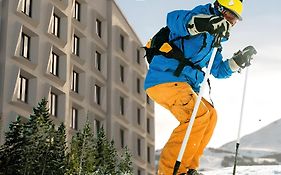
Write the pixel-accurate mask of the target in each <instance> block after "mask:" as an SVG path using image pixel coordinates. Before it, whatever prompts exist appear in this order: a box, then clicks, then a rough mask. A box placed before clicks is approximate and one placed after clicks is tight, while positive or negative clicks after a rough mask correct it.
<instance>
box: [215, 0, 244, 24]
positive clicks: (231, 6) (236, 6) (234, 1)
mask: <svg viewBox="0 0 281 175" xmlns="http://www.w3.org/2000/svg"><path fill="white" fill-rule="evenodd" d="M217 2H218V3H219V4H220V5H221V6H223V7H224V8H226V9H228V10H230V11H231V12H232V13H234V14H235V15H236V16H237V17H238V19H239V20H240V21H241V20H242V17H241V14H242V10H243V4H242V1H241V0H217Z"/></svg>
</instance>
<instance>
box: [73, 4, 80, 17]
mask: <svg viewBox="0 0 281 175" xmlns="http://www.w3.org/2000/svg"><path fill="white" fill-rule="evenodd" d="M80 8H81V5H80V3H79V2H77V1H75V4H74V12H73V18H74V19H76V20H77V21H80V13H81V12H80V11H81V9H80Z"/></svg>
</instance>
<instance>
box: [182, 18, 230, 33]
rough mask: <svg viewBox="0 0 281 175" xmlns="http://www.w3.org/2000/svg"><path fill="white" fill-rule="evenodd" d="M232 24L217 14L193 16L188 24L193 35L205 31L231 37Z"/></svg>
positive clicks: (188, 28)
mask: <svg viewBox="0 0 281 175" xmlns="http://www.w3.org/2000/svg"><path fill="white" fill-rule="evenodd" d="M230 27H231V24H230V23H229V22H228V21H227V20H226V19H225V18H223V17H221V16H216V15H203V14H200V15H197V16H193V17H192V18H191V20H190V22H189V23H188V24H187V30H188V31H189V33H190V34H191V35H197V34H199V33H203V32H209V33H210V34H213V35H214V34H220V35H221V36H223V37H226V38H228V37H229V30H230Z"/></svg>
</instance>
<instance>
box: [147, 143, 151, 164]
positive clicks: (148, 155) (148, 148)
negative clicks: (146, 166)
mask: <svg viewBox="0 0 281 175" xmlns="http://www.w3.org/2000/svg"><path fill="white" fill-rule="evenodd" d="M150 161H151V160H150V147H149V146H148V147H147V162H148V163H150Z"/></svg>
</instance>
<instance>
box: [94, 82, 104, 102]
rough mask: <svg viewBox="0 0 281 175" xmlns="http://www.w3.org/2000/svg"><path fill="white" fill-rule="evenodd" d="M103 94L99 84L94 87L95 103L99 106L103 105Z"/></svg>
mask: <svg viewBox="0 0 281 175" xmlns="http://www.w3.org/2000/svg"><path fill="white" fill-rule="evenodd" d="M101 92H102V87H101V86H99V85H98V84H95V85H94V94H95V97H94V98H95V103H96V104H98V105H101Z"/></svg>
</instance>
